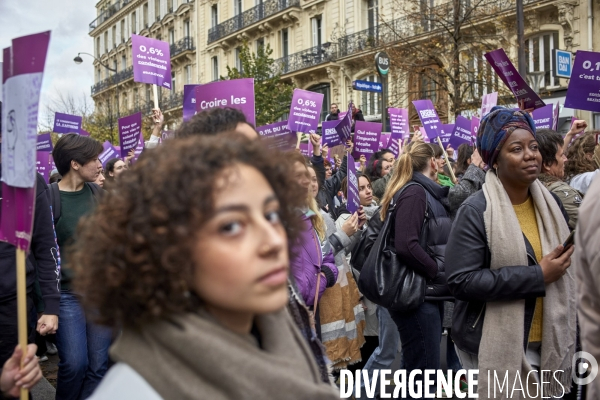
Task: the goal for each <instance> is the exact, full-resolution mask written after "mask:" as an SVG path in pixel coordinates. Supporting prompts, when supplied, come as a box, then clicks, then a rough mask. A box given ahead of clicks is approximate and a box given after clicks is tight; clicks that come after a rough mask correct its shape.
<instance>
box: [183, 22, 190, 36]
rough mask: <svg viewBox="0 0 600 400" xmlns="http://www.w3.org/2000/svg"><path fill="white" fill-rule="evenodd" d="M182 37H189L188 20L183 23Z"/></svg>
mask: <svg viewBox="0 0 600 400" xmlns="http://www.w3.org/2000/svg"><path fill="white" fill-rule="evenodd" d="M183 36H185V37H190V36H191V35H190V20H189V19H186V20H185V21H183Z"/></svg>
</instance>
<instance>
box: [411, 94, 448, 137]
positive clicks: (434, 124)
mask: <svg viewBox="0 0 600 400" xmlns="http://www.w3.org/2000/svg"><path fill="white" fill-rule="evenodd" d="M413 104H414V105H415V108H416V109H417V114H418V115H419V119H420V120H421V123H422V124H423V128H424V129H425V132H426V134H427V138H429V140H430V141H431V142H432V143H435V142H436V140H434V139H435V138H436V137H438V136H440V129H441V128H442V123H441V122H440V118H439V117H438V114H437V112H436V111H435V107H434V106H433V103H432V102H431V100H415V101H413Z"/></svg>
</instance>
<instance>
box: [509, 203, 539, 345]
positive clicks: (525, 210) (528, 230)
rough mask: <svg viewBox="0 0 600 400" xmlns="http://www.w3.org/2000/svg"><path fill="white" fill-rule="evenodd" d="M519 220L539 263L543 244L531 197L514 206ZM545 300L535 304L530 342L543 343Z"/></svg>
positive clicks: (537, 301)
mask: <svg viewBox="0 0 600 400" xmlns="http://www.w3.org/2000/svg"><path fill="white" fill-rule="evenodd" d="M513 208H514V210H515V213H516V214H517V219H518V220H519V225H520V226H521V230H522V231H523V233H524V234H525V237H526V238H527V240H529V243H531V246H532V247H533V252H534V253H535V258H536V259H537V260H538V262H539V261H540V260H541V259H542V257H543V254H542V242H541V239H540V231H539V229H538V224H537V219H536V218H535V206H534V205H533V199H532V198H531V197H529V198H528V199H527V201H526V202H525V203H523V204H519V205H513ZM543 305H544V302H543V298H542V297H538V298H537V300H536V302H535V312H534V314H533V323H532V324H531V330H530V331H529V341H530V342H541V341H542V321H543V316H544V311H543Z"/></svg>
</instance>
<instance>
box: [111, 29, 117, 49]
mask: <svg viewBox="0 0 600 400" xmlns="http://www.w3.org/2000/svg"><path fill="white" fill-rule="evenodd" d="M112 42H113V49H114V48H115V47H117V27H116V26H113V27H112Z"/></svg>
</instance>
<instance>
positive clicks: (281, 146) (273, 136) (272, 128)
mask: <svg viewBox="0 0 600 400" xmlns="http://www.w3.org/2000/svg"><path fill="white" fill-rule="evenodd" d="M287 124H288V122H287V121H280V122H275V123H273V124H269V125H263V126H259V127H258V128H256V131H257V132H258V134H259V135H260V136H261V137H262V138H263V139H264V140H265V141H266V143H267V148H268V149H277V150H280V151H289V150H293V149H294V147H296V143H297V141H298V136H297V135H296V134H295V133H294V132H291V131H290V130H289V129H288V127H287Z"/></svg>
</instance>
